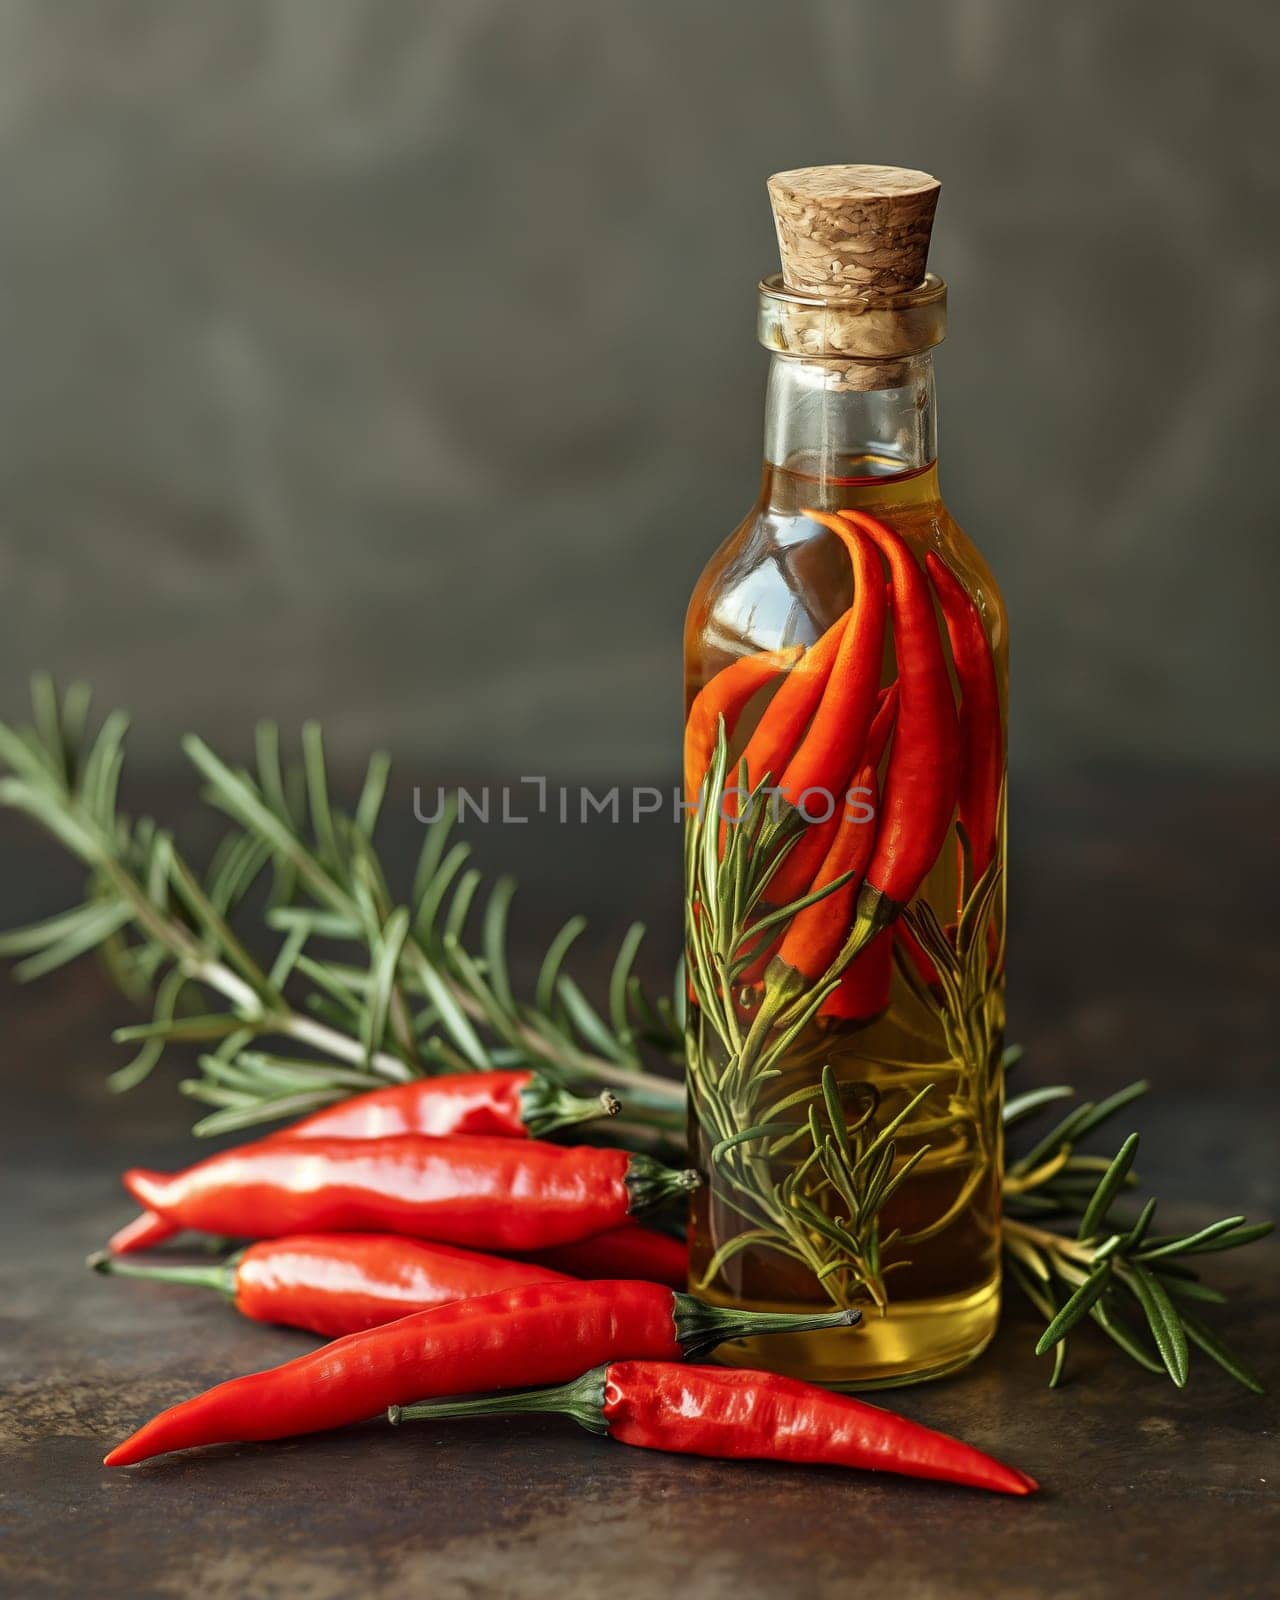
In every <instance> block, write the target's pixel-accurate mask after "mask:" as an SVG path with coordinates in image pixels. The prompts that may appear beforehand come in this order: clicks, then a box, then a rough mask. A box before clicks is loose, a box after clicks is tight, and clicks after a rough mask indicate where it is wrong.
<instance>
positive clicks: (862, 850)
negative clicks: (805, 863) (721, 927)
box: [776, 767, 876, 983]
mask: <svg viewBox="0 0 1280 1600" xmlns="http://www.w3.org/2000/svg"><path fill="white" fill-rule="evenodd" d="M854 788H855V790H858V791H860V792H861V793H865V794H866V795H868V796H869V799H868V800H867V804H869V805H870V806H871V807H872V808H873V811H874V807H875V790H876V774H875V768H874V767H863V769H862V771H861V772H860V773H858V776H857V781H856V783H855V785H854ZM875 837H876V826H875V819H874V815H873V816H872V818H871V819H870V820H868V821H866V822H854V821H850V822H846V823H844V825H843V826H842V827H840V828H839V829H838V830H837V832H836V835H835V838H834V839H833V840H832V841H831V848H830V849H829V850H828V851H827V854H826V858H825V860H824V861H823V863H822V865H821V867H819V869H818V874H817V877H815V878H814V880H813V884H812V889H813V890H817V889H825V888H826V886H827V885H828V884H829V883H835V882H836V880H837V879H839V878H842V877H844V876H845V874H846V873H848V874H851V876H850V877H849V878H848V880H847V881H846V882H845V883H843V884H842V885H841V886H840V888H838V889H833V890H832V891H831V893H830V894H828V895H825V896H824V897H823V898H822V899H821V900H815V901H814V903H813V904H812V905H811V906H806V907H805V908H804V910H803V911H798V912H797V913H796V914H795V916H794V917H792V919H791V922H790V924H789V925H788V927H787V932H786V935H785V937H784V938H783V941H782V943H781V945H780V946H779V947H778V954H777V957H776V959H777V960H778V961H781V962H782V963H783V964H784V965H786V966H788V967H791V968H792V969H793V970H794V971H796V972H798V973H800V974H801V975H802V976H803V977H805V978H807V979H808V980H809V981H810V983H813V982H816V981H817V980H818V979H819V978H821V977H822V975H823V973H825V972H826V970H827V968H828V967H829V966H830V965H831V963H832V961H834V960H835V958H836V956H837V954H838V953H839V950H840V947H841V945H842V944H843V943H844V941H845V937H846V935H847V934H848V932H849V925H850V923H851V922H852V920H853V907H854V902H855V900H856V899H857V896H858V888H859V885H860V884H861V882H862V875H863V872H864V871H865V869H866V865H867V862H868V861H869V860H870V859H871V852H872V849H873V847H874V844H875Z"/></svg>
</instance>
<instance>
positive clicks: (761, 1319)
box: [672, 1294, 862, 1360]
mask: <svg viewBox="0 0 1280 1600" xmlns="http://www.w3.org/2000/svg"><path fill="white" fill-rule="evenodd" d="M672 1314H673V1316H674V1317H675V1324H676V1338H677V1339H679V1341H680V1343H681V1345H682V1346H683V1347H684V1352H685V1355H686V1357H687V1358H688V1359H690V1360H692V1359H694V1358H696V1357H697V1356H699V1355H705V1354H706V1352H707V1351H708V1350H714V1349H715V1347H716V1345H718V1344H723V1343H724V1342H725V1340H727V1339H757V1338H763V1337H764V1336H765V1335H767V1334H773V1333H820V1332H821V1331H822V1330H823V1329H825V1328H853V1327H856V1326H857V1324H858V1323H859V1322H861V1321H862V1313H861V1312H860V1311H855V1310H852V1309H849V1310H845V1311H815V1312H814V1314H813V1315H812V1316H805V1315H803V1314H802V1313H791V1312H785V1311H741V1310H739V1309H738V1308H737V1307H735V1306H712V1305H708V1304H707V1303H706V1302H705V1301H703V1300H695V1299H694V1297H693V1296H692V1295H688V1294H677V1295H676V1296H675V1307H674V1310H673V1313H672Z"/></svg>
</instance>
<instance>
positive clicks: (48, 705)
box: [0, 677, 683, 1133]
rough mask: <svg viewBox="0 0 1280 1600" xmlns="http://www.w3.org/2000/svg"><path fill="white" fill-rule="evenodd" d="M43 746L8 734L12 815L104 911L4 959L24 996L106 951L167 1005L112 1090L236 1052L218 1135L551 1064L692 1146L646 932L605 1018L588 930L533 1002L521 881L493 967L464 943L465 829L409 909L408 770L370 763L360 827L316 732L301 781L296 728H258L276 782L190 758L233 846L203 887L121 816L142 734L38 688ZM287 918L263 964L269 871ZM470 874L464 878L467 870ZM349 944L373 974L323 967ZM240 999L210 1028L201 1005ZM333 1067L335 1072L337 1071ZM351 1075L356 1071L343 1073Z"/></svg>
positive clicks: (263, 762)
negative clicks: (381, 1094) (623, 1098)
mask: <svg viewBox="0 0 1280 1600" xmlns="http://www.w3.org/2000/svg"><path fill="white" fill-rule="evenodd" d="M33 704H34V708H35V716H34V719H33V723H32V725H31V726H30V727H26V728H20V729H14V728H10V727H8V726H5V725H3V724H0V764H2V765H3V767H4V768H7V770H8V775H7V776H5V777H4V778H3V779H0V804H4V805H7V806H9V807H12V808H14V809H17V810H21V811H24V812H26V813H27V814H28V815H30V816H31V817H32V818H34V820H35V821H36V822H38V823H39V824H41V825H42V826H43V827H45V828H46V829H47V830H48V831H49V832H50V833H52V834H53V835H54V837H56V838H57V839H58V840H59V841H60V842H61V843H62V844H63V845H64V846H65V847H66V848H67V849H69V850H70V851H71V852H72V853H73V854H74V855H76V856H78V857H79V859H80V860H81V861H83V862H84V864H85V866H86V867H87V868H88V870H89V889H88V896H87V898H86V900H85V901H84V903H83V904H81V905H80V906H77V907H75V908H73V909H71V910H69V911H66V912H63V913H61V914H60V915H58V916H56V917H52V918H49V919H47V920H45V921H43V922H40V923H37V924H34V925H32V926H31V927H27V928H21V929H18V930H16V931H14V932H12V933H10V934H8V935H6V936H4V937H3V938H0V954H5V955H19V956H23V957H24V958H25V959H23V960H22V961H21V963H20V964H19V966H18V968H17V975H18V976H19V977H20V978H30V977H36V976H39V975H41V974H43V973H46V972H50V971H53V970H55V969H56V968H57V967H59V966H61V965H63V964H64V963H65V962H67V961H70V960H72V959H74V958H75V957H76V956H79V955H81V954H84V953H86V952H87V951H89V950H91V949H93V948H95V947H96V946H101V947H102V948H103V949H104V952H105V953H106V955H107V957H108V960H109V962H110V964H111V967H112V970H113V971H114V972H115V974H116V976H117V977H118V978H119V980H120V981H121V983H122V985H123V986H124V987H125V988H126V989H128V990H130V991H131V992H133V993H135V994H137V993H145V992H147V991H149V990H154V993H155V1014H154V1016H153V1019H152V1021H151V1022H149V1023H145V1024H141V1025H136V1026H132V1027H127V1028H121V1029H120V1030H118V1032H117V1034H116V1035H115V1037H116V1038H117V1040H118V1041H120V1042H134V1043H136V1044H138V1045H140V1047H141V1048H140V1050H139V1052H138V1054H137V1055H136V1056H135V1057H134V1058H133V1060H132V1061H130V1062H129V1063H128V1064H127V1065H126V1066H124V1067H122V1068H120V1069H119V1070H118V1071H117V1072H116V1073H114V1074H113V1075H112V1079H111V1082H112V1085H113V1087H115V1088H118V1089H124V1088H128V1087H130V1086H131V1085H133V1084H135V1083H138V1082H140V1081H141V1080H142V1078H144V1077H145V1076H146V1075H147V1074H148V1073H149V1072H150V1071H152V1070H153V1069H154V1067H155V1065H156V1063H157V1062H158V1061H159V1059H160V1057H161V1054H162V1052H163V1050H164V1048H165V1046H166V1045H167V1044H169V1043H170V1042H172V1041H176V1040H196V1041H206V1042H209V1043H210V1044H211V1045H213V1046H215V1048H213V1049H212V1050H211V1052H210V1053H209V1054H206V1055H204V1056H202V1057H201V1062H200V1065H201V1076H200V1077H199V1078H195V1079H188V1080H187V1081H186V1082H185V1083H184V1084H183V1088H184V1090H185V1092H187V1093H188V1094H191V1095H192V1096H193V1097H194V1098H196V1099H197V1100H201V1101H203V1102H205V1103H206V1104H207V1105H210V1106H213V1107H215V1108H216V1109H215V1111H214V1112H213V1114H212V1115H210V1116H206V1117H205V1118H203V1119H202V1121H201V1122H199V1123H198V1124H197V1131H198V1132H202V1133H212V1132H220V1131H225V1130H228V1129H231V1128H242V1127H249V1126H252V1125H254V1124H256V1123H260V1122H266V1121H271V1120H275V1119H277V1118H279V1117H281V1116H293V1115H297V1114H298V1113H299V1112H300V1111H302V1110H307V1109H313V1108H315V1107H317V1106H320V1105H325V1104H328V1103H330V1102H332V1101H333V1100H337V1099H340V1098H342V1097H343V1096H344V1095H347V1094H350V1093H352V1092H354V1091H355V1090H358V1089H360V1088H368V1087H376V1086H378V1085H379V1084H385V1083H388V1082H402V1081H405V1080H408V1079H410V1078H413V1077H416V1076H419V1075H420V1074H421V1073H423V1072H438V1071H455V1070H460V1069H465V1068H472V1069H487V1068H490V1067H493V1066H496V1065H501V1066H515V1067H522V1066H530V1067H536V1068H538V1069H540V1070H542V1071H544V1072H546V1073H547V1074H548V1075H550V1076H553V1077H554V1078H556V1079H557V1080H559V1081H564V1082H566V1083H572V1084H577V1083H579V1082H590V1083H592V1084H593V1085H596V1086H598V1085H599V1084H601V1083H605V1084H610V1085H615V1086H618V1087H625V1089H626V1090H627V1096H628V1101H629V1106H630V1109H629V1119H630V1121H631V1122H632V1124H636V1123H639V1124H641V1125H643V1126H647V1127H648V1128H650V1129H658V1130H664V1131H675V1130H677V1129H679V1128H680V1127H681V1125H682V1123H683V1111H682V1104H683V1090H682V1088H681V1086H680V1084H679V1083H677V1082H674V1081H673V1080H672V1079H670V1078H666V1077H663V1076H661V1075H659V1074H656V1073H653V1072H650V1071H648V1070H647V1069H646V1068H645V1065H644V1062H643V1060H642V1057H641V1053H640V1051H641V1046H642V1045H648V1046H651V1047H654V1048H656V1049H657V1050H659V1051H661V1052H663V1053H665V1054H666V1055H667V1056H669V1057H676V1056H678V1053H679V1019H678V1016H677V1010H676V1007H677V1005H678V1003H679V994H678V993H677V997H676V999H674V1000H668V999H662V1000H659V1001H657V1002H653V1001H650V999H649V998H648V996H647V995H646V994H645V992H644V990H643V989H642V987H641V985H640V983H639V980H638V979H637V978H636V977H635V976H634V974H633V972H632V968H633V965H634V962H635V957H636V954H637V951H638V949H639V946H640V941H641V938H642V937H643V928H641V927H640V926H639V925H636V926H634V927H633V928H632V929H631V930H629V932H628V933H627V935H626V937H625V938H624V940H623V943H622V946H621V948H620V950H619V952H618V956H617V960H616V961H615V964H614V968H613V973H612V977H611V981H610V987H609V1007H608V1015H607V1017H606V1016H603V1015H601V1013H600V1012H599V1011H597V1010H596V1009H595V1008H594V1007H593V1006H592V1005H591V1003H590V1002H589V1001H588V1000H587V998H586V996H585V995H584V994H583V992H582V990H581V989H580V988H579V987H578V986H577V985H576V984H575V983H574V981H573V979H572V978H571V977H570V976H569V975H568V974H567V973H566V972H565V971H564V970H563V969H564V963H565V958H566V956H567V955H568V952H569V949H570V946H571V945H572V943H573V941H574V940H575V939H576V938H577V937H578V936H579V935H580V934H581V932H582V930H583V928H584V926H585V923H584V921H583V919H581V918H575V919H573V921H571V922H570V923H568V924H566V925H565V927H564V928H562V929H561V930H560V932H559V933H558V934H557V935H556V937H555V938H554V939H553V940H552V942H551V945H550V948H549V949H548V951H547V954H546V956H545V958H544V960H543V963H542V969H541V972H540V974H539V977H538V981H537V985H536V996H535V998H534V1000H533V1001H532V1002H521V1001H518V1000H517V999H516V998H515V996H514V994H513V991H512V985H511V980H510V976H509V968H508V963H507V955H506V942H507V915H508V912H509V909H510V904H511V899H512V895H513V891H514V885H513V884H512V883H511V881H510V880H509V879H500V880H499V881H498V882H497V883H496V884H495V885H494V886H493V888H492V889H491V890H490V892H489V894H488V897H487V901H486V903H485V906H484V909H483V913H482V915H481V917H480V921H481V933H480V947H481V948H480V950H479V952H478V953H474V954H473V953H471V952H469V951H468V949H467V947H466V944H465V931H466V926H467V922H468V916H469V913H470V912H471V909H472V906H473V902H474V901H475V899H476V892H477V889H478V888H479V885H480V874H479V873H477V872H475V871H474V869H468V868H466V861H467V855H468V850H467V847H466V846H465V845H463V844H458V843H455V844H452V845H451V844H450V837H449V836H450V831H451V828H452V824H453V821H454V818H453V816H452V815H451V814H446V815H444V816H443V817H441V818H440V819H439V820H438V821H437V822H436V823H434V824H433V825H432V827H431V828H430V829H429V830H428V832H427V835H426V838H425V840H424V844H423V848H422V852H421V856H420V859H419V862H418V868H417V872H416V875H415V880H414V884H413V888H412V891H411V893H410V894H409V895H408V896H407V897H406V900H405V902H404V903H400V904H398V903H396V901H395V900H394V898H393V896H392V894H391V892H390V889H389V887H388V880H387V874H386V871H385V869H384V867H383V864H382V862H381V861H380V859H379V857H378V855H377V852H376V850H375V847H374V837H373V836H374V831H375V828H376V824H377V818H378V813H379V810H380V807H381V803H382V798H383V795H384V794H385V789H386V783H387V777H388V771H389V764H388V763H387V761H386V759H385V758H384V757H382V756H375V757H374V758H373V760H372V761H371V762H370V763H369V768H368V773H367V776H366V778H365V782H364V786H363V789H362V791H361V794H360V797H359V800H358V802H357V804H356V806H355V808H354V810H353V811H352V812H351V813H350V814H347V813H345V812H343V811H341V810H340V809H338V808H337V807H336V806H335V805H334V803H333V801H332V799H331V796H330V784H329V778H328V773H327V770H326V764H325V759H324V750H323V742H322V738H321V734H320V730H319V729H318V728H317V727H316V726H315V725H309V726H308V727H307V728H306V729H304V731H303V761H302V767H301V769H300V771H299V772H298V773H297V774H289V773H286V771H285V770H284V768H283V766H282V763H281V755H280V740H279V735H278V732H277V730H276V729H275V728H274V727H273V726H272V725H270V724H262V725H261V726H260V727H259V729H258V731H257V740H256V745H257V749H256V755H257V770H256V773H251V772H249V771H246V770H242V769H235V768H232V767H230V766H228V765H227V764H226V763H225V762H224V761H222V760H221V758H220V757H218V756H217V755H215V753H214V752H213V751H212V750H210V749H209V747H208V746H207V745H205V744H204V743H203V742H202V741H201V740H199V739H197V738H194V737H190V738H188V739H187V740H185V741H184V749H185V750H186V753H187V755H188V757H189V758H190V760H191V761H192V763H193V765H194V766H195V767H196V769H197V771H198V772H199V773H200V775H201V777H202V778H203V779H204V781H205V786H206V787H205V790H204V795H205V798H206V799H207V800H208V801H209V803H210V804H211V805H213V806H214V807H216V808H217V809H218V810H219V811H221V812H223V813H224V814H225V815H226V816H228V817H229V818H230V819H231V822H232V829H231V831H230V832H229V833H228V834H227V835H226V837H225V838H224V840H223V841H222V844H221V845H220V846H219V848H218V850H217V851H216V852H215V855H214V858H213V860H212V862H211V863H210V867H209V870H208V872H207V873H206V874H205V875H204V876H203V878H202V877H201V876H200V875H198V874H197V873H196V872H195V871H194V870H193V868H192V867H191V866H190V865H188V863H187V862H186V861H185V860H184V858H183V857H182V855H181V854H180V853H179V851H178V849H177V847H176V845H175V844H174V841H173V839H172V836H171V835H170V834H168V833H166V832H164V831H163V830H162V829H160V828H158V827H157V826H156V825H155V823H153V822H152V821H151V820H150V819H147V818H142V819H140V820H138V821H131V820H130V819H129V818H127V817H125V816H124V815H123V814H122V813H121V812H120V811H119V808H118V806H117V799H116V796H117V789H118V783H119V776H120V770H121V765H122V761H123V741H124V735H125V731H126V727H127V723H126V719H125V718H124V717H123V716H122V715H121V714H120V713H118V712H116V713H113V714H112V715H110V716H109V717H107V718H106V720H105V721H104V723H103V724H102V726H101V728H100V729H99V731H98V732H97V735H96V737H94V738H93V739H89V738H88V737H87V736H86V728H87V714H88V706H89V697H88V692H87V690H85V689H83V688H82V687H79V686H73V687H72V688H70V689H69V690H68V691H67V692H66V694H65V695H63V696H59V695H58V693H57V691H56V689H55V688H54V686H53V684H52V683H51V681H50V680H49V679H47V678H44V677H40V678H37V679H36V681H35V683H34V685H33ZM268 868H270V869H271V872H272V875H273V891H272V896H271V900H270V903H269V906H268V909H267V912H266V922H267V926H268V929H269V930H270V932H271V933H272V934H273V935H274V936H275V937H276V938H277V940H278V945H277V949H276V953H275V958H274V960H273V961H272V963H271V966H270V968H269V970H267V969H264V967H263V966H262V965H261V964H260V963H259V962H258V961H257V960H256V959H255V957H254V956H253V955H252V954H250V952H249V950H248V949H247V948H246V946H245V945H244V944H243V943H242V942H241V940H240V938H239V936H238V935H237V934H236V933H235V932H234V931H233V929H232V926H231V921H230V919H231V916H232V914H233V913H234V912H235V910H236V909H237V908H238V907H239V906H240V905H241V903H242V902H243V901H244V899H245V897H246V895H248V893H249V891H250V890H251V889H252V887H253V885H254V884H255V883H256V882H257V881H258V879H259V877H260V876H261V875H262V874H263V873H264V872H265V871H266V870H267V869H268ZM464 869H465V870H464ZM335 942H337V943H339V944H341V945H343V946H344V947H346V948H347V949H348V950H349V949H350V948H351V947H353V946H354V947H355V948H356V949H358V950H359V951H360V952H361V954H362V956H363V960H356V961H355V962H354V963H352V962H337V961H334V960H332V959H328V960H318V959H316V958H315V957H314V956H312V955H311V954H310V953H309V951H310V950H311V949H312V948H314V946H315V945H316V944H317V943H321V944H325V945H328V946H332V945H333V944H334V943H335ZM189 987H192V988H194V989H196V990H202V991H204V992H205V994H206V996H207V997H208V998H207V999H206V1001H205V1002H204V1003H205V1004H206V1005H207V1004H208V1003H209V1000H213V1001H214V1002H217V1001H221V1002H225V1004H224V1005H223V1007H222V1008H221V1009H219V1010H215V1011H202V1010H197V1011H195V1013H194V1014H193V1013H192V1010H191V1008H190V1006H189V1003H188V1001H189V996H188V995H187V992H186V991H187V990H188V988H189ZM274 1040H288V1041H292V1042H293V1043H295V1044H297V1045H302V1046H305V1047H307V1049H309V1050H311V1051H314V1052H315V1053H316V1059H311V1058H304V1059H302V1060H298V1059H294V1058H286V1057H282V1056H280V1055H279V1054H278V1053H274V1052H273V1050H272V1049H269V1048H264V1043H268V1044H269V1043H270V1042H271V1041H274ZM321 1058H324V1059H321ZM335 1064H336V1065H335Z"/></svg>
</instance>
